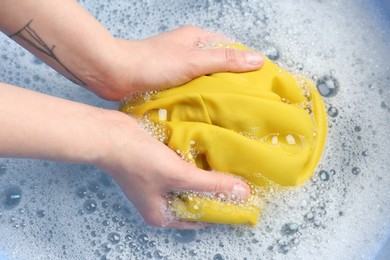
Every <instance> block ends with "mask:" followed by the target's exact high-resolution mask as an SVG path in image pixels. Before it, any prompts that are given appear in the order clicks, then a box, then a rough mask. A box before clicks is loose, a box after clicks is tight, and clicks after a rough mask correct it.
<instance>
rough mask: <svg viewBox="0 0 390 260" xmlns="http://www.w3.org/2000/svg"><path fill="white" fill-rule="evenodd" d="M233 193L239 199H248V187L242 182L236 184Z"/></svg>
mask: <svg viewBox="0 0 390 260" xmlns="http://www.w3.org/2000/svg"><path fill="white" fill-rule="evenodd" d="M231 193H232V195H234V196H235V197H236V198H237V199H246V198H247V197H248V196H249V192H248V188H247V187H246V186H245V185H243V184H241V183H236V184H234V186H233V189H232V192H231Z"/></svg>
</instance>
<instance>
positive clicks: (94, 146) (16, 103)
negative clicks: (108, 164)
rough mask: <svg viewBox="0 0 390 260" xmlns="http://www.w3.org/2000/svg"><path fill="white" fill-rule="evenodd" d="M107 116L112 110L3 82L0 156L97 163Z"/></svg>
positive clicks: (103, 146) (106, 137) (106, 141)
mask: <svg viewBox="0 0 390 260" xmlns="http://www.w3.org/2000/svg"><path fill="white" fill-rule="evenodd" d="M113 112H116V111H113ZM111 118H113V119H111ZM107 120H110V121H113V120H114V117H112V115H111V114H110V111H107V110H103V109H99V108H95V107H91V106H88V105H85V104H80V103H76V102H72V101H68V100H63V99H60V98H55V97H51V96H47V95H44V94H40V93H36V92H33V91H30V90H26V89H22V88H18V87H14V86H10V85H7V84H2V83H0V125H1V127H0V143H1V145H0V157H24V158H37V159H48V160H56V161H64V162H75V163H91V164H98V162H99V161H100V160H102V158H103V157H105V154H106V152H107V150H108V147H109V138H110V136H109V134H108V132H107V131H106V129H107V125H109V124H110V123H111V122H107Z"/></svg>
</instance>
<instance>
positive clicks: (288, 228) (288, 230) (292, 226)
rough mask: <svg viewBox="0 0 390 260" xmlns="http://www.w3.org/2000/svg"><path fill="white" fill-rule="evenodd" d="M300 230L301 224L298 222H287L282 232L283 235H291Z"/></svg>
mask: <svg viewBox="0 0 390 260" xmlns="http://www.w3.org/2000/svg"><path fill="white" fill-rule="evenodd" d="M298 230H299V225H298V224H296V223H286V224H284V225H283V227H282V229H281V232H282V234H283V235H286V236H291V235H293V234H295V233H297V232H298Z"/></svg>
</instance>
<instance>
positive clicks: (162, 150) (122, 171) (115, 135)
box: [97, 111, 249, 229]
mask: <svg viewBox="0 0 390 260" xmlns="http://www.w3.org/2000/svg"><path fill="white" fill-rule="evenodd" d="M105 113H106V114H107V117H106V118H107V120H108V121H110V122H107V123H105V124H104V126H105V128H106V130H107V135H106V136H107V141H108V144H107V145H108V146H107V147H106V148H107V149H106V152H105V156H104V157H103V159H102V160H100V161H99V162H98V163H97V165H98V166H99V167H101V168H102V169H103V170H105V171H106V172H108V173H109V174H111V175H112V177H113V178H114V179H115V181H116V182H117V183H118V185H119V186H120V187H121V189H122V190H123V192H124V193H125V194H126V196H127V198H128V199H129V200H130V201H131V202H132V203H133V205H134V206H135V207H136V208H137V209H138V210H139V212H140V213H141V215H142V217H143V218H144V219H145V221H146V223H147V224H149V225H151V226H158V227H171V228H181V229H191V228H200V227H203V226H205V224H204V223H196V222H187V221H182V220H179V219H177V218H175V217H174V216H173V215H172V213H170V211H169V207H168V201H167V197H166V196H167V195H168V194H169V193H170V192H178V191H197V192H211V193H224V194H226V195H229V194H230V195H231V194H234V196H235V197H237V198H238V199H246V198H248V197H249V187H248V185H247V184H246V183H245V182H244V181H242V180H240V179H238V178H235V177H233V176H230V175H226V174H221V173H215V172H208V171H204V170H201V169H198V168H196V167H195V166H193V165H191V164H190V163H188V162H186V161H184V160H183V159H182V158H181V157H179V156H178V155H177V154H176V153H175V152H174V151H172V150H171V149H170V148H168V147H167V146H166V145H164V144H163V143H161V142H160V141H158V140H157V139H155V138H153V137H152V136H150V135H149V134H148V133H147V132H146V131H145V130H144V129H143V128H141V127H140V126H139V124H138V123H137V122H136V121H135V120H134V119H133V118H131V117H130V116H128V115H125V114H123V113H121V112H117V111H106V112H105ZM103 149H104V147H103Z"/></svg>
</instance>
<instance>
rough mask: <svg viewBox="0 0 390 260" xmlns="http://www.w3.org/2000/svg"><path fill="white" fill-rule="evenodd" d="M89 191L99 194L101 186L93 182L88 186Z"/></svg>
mask: <svg viewBox="0 0 390 260" xmlns="http://www.w3.org/2000/svg"><path fill="white" fill-rule="evenodd" d="M88 189H89V190H90V191H92V192H97V191H98V190H99V184H98V183H97V182H91V183H89V184H88Z"/></svg>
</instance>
